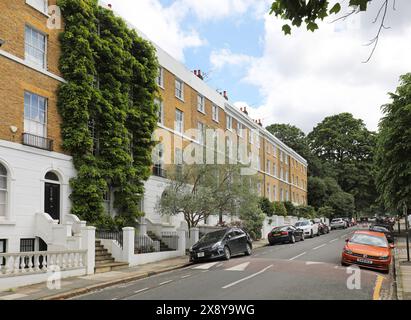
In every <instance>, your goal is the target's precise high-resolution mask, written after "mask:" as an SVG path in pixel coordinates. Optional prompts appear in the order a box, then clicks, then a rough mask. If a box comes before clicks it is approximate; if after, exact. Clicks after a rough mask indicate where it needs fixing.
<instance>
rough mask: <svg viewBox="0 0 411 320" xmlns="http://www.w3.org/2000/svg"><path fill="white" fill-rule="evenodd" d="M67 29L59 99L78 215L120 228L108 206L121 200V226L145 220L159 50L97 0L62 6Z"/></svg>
mask: <svg viewBox="0 0 411 320" xmlns="http://www.w3.org/2000/svg"><path fill="white" fill-rule="evenodd" d="M58 5H59V6H60V8H61V10H62V14H63V18H64V22H65V29H64V31H63V32H62V33H61V35H60V42H61V51H62V52H61V58H60V70H61V72H62V74H63V77H64V78H65V80H66V81H67V83H64V84H62V85H61V87H60V89H59V94H58V108H59V112H60V115H61V117H62V125H61V127H62V136H63V148H64V149H65V150H66V151H68V152H69V153H70V154H71V155H72V156H73V162H74V166H75V168H76V170H77V177H76V178H73V179H72V180H71V181H70V185H71V188H72V194H71V200H72V213H73V214H75V215H77V216H79V217H80V218H81V219H83V220H86V221H87V222H88V223H91V224H94V225H97V226H102V225H106V226H107V225H112V224H113V220H112V219H111V218H110V217H109V215H108V214H107V213H106V212H105V209H104V205H103V203H104V202H103V199H104V195H105V194H106V195H107V194H113V195H114V204H113V205H114V208H115V211H116V212H117V217H116V218H115V223H116V224H117V225H126V224H129V223H133V222H134V221H135V218H136V217H138V216H141V215H142V212H140V201H141V197H142V196H143V194H144V181H145V180H147V179H148V178H149V176H150V169H151V162H152V161H151V152H152V148H153V147H154V142H153V141H152V139H151V136H152V133H153V131H154V130H155V127H156V123H157V107H156V105H155V104H154V98H155V97H156V96H157V84H156V77H157V73H158V62H157V58H156V55H155V49H154V47H153V46H152V45H151V44H150V43H149V42H148V41H146V40H143V39H142V38H141V37H139V36H138V35H137V33H136V32H135V31H134V30H132V29H130V28H129V27H128V26H127V25H126V23H125V22H124V21H123V20H122V19H121V18H119V17H116V16H115V15H114V14H113V12H112V11H111V10H108V9H105V8H102V7H100V6H98V3H97V0H59V1H58Z"/></svg>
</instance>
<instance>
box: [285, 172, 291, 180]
mask: <svg viewBox="0 0 411 320" xmlns="http://www.w3.org/2000/svg"><path fill="white" fill-rule="evenodd" d="M285 181H287V182H290V181H288V171H286V172H285Z"/></svg>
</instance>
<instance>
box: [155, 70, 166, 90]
mask: <svg viewBox="0 0 411 320" xmlns="http://www.w3.org/2000/svg"><path fill="white" fill-rule="evenodd" d="M156 82H157V85H158V86H159V87H160V88H164V69H163V68H162V67H158V76H157V79H156Z"/></svg>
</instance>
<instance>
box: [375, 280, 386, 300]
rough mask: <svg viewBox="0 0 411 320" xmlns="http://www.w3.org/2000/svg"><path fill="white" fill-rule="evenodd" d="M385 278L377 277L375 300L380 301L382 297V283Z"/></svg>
mask: <svg viewBox="0 0 411 320" xmlns="http://www.w3.org/2000/svg"><path fill="white" fill-rule="evenodd" d="M384 279H385V278H384V277H383V276H380V275H378V276H377V281H376V282H375V288H374V295H373V297H372V298H373V300H380V298H381V296H380V294H381V287H382V282H383V281H384Z"/></svg>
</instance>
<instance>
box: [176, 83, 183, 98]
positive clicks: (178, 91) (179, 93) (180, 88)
mask: <svg viewBox="0 0 411 320" xmlns="http://www.w3.org/2000/svg"><path fill="white" fill-rule="evenodd" d="M176 97H177V98H179V99H181V100H184V82H183V81H181V80H179V79H176Z"/></svg>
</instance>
